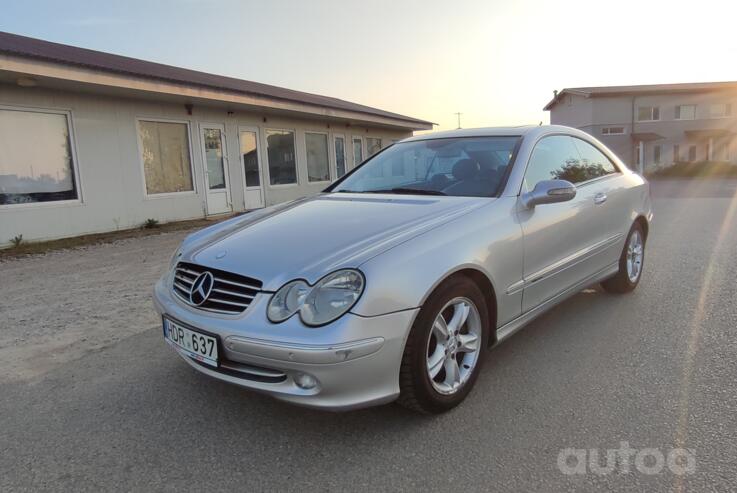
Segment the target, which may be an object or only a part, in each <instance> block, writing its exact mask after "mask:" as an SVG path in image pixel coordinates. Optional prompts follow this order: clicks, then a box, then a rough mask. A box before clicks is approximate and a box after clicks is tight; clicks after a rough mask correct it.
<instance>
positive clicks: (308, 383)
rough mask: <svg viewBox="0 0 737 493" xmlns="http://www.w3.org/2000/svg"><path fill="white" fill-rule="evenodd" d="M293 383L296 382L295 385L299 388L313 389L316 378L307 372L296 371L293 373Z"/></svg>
mask: <svg viewBox="0 0 737 493" xmlns="http://www.w3.org/2000/svg"><path fill="white" fill-rule="evenodd" d="M294 383H296V384H297V387H299V388H300V389H305V390H310V389H314V388H315V386H316V385H317V379H316V378H315V377H313V376H312V375H308V374H307V373H296V374H295V375H294Z"/></svg>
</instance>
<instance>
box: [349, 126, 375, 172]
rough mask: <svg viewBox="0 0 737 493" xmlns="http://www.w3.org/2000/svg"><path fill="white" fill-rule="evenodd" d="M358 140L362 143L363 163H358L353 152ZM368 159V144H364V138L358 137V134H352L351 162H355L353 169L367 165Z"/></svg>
mask: <svg viewBox="0 0 737 493" xmlns="http://www.w3.org/2000/svg"><path fill="white" fill-rule="evenodd" d="M356 140H360V141H361V162H360V163H357V162H356V154H355V153H354V152H353V144H354V143H355V141H356ZM377 154H378V153H377ZM375 155H376V154H374V156H375ZM367 159H368V157H367V156H366V144H365V142H364V138H363V136H362V135H358V134H352V135H351V161H352V162H353V167H352V168H351V169H352V170H354V169H356V168H358V167H359V166H360V165H361V163H365V162H366V160H367ZM346 174H347V173H346Z"/></svg>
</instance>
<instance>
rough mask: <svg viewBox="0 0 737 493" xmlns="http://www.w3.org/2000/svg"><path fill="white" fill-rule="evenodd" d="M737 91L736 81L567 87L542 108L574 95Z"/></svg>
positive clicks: (550, 107) (548, 109) (546, 109)
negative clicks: (564, 96) (568, 95)
mask: <svg viewBox="0 0 737 493" xmlns="http://www.w3.org/2000/svg"><path fill="white" fill-rule="evenodd" d="M724 90H737V81H727V82H686V83H682V84H647V85H638V86H598V87H570V88H569V87H567V88H565V89H563V90H562V91H560V92H557V93H556V94H555V96H554V97H553V99H551V100H550V101H549V102H548V104H546V105H545V107H544V108H543V110H544V111H550V110H551V109H552V108H553V106H555V104H556V103H557V102H558V101H560V99H561V98H562V97H563V95H564V94H576V95H579V96H584V97H596V96H623V95H642V94H652V93H687V92H709V91H724Z"/></svg>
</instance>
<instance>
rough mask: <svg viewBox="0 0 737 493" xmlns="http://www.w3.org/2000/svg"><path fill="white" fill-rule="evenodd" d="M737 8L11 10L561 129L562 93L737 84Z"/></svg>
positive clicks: (140, 5) (83, 36)
mask: <svg viewBox="0 0 737 493" xmlns="http://www.w3.org/2000/svg"><path fill="white" fill-rule="evenodd" d="M736 14H737V3H736V2H730V1H728V0H724V1H721V2H716V1H711V0H700V1H698V2H694V1H690V2H678V1H655V0H652V1H648V0H639V1H631V0H617V1H612V0H610V1H607V2H603V1H598V0H587V1H579V0H573V1H566V0H558V1H542V0H540V1H533V0H530V1H526V0H517V1H515V0H499V1H494V0H445V1H435V0H423V1H415V0H404V1H403V0H363V1H355V0H337V1H333V0H322V1H321V0H313V1H307V0H304V1H299V0H293V1H280V0H261V1H249V0H240V1H237V0H177V1H175V0H168V1H163V0H147V1H139V0H123V1H118V2H101V1H73V0H68V1H63V2H62V1H41V0H16V1H12V0H0V30H2V31H7V32H12V33H16V34H22V35H26V36H32V37H37V38H42V39H46V40H49V41H55V42H60V43H66V44H71V45H75V46H82V47H85V48H91V49H96V50H101V51H107V52H111V53H117V54H121V55H127V56H132V57H135V58H142V59H146V60H151V61H156V62H161V63H167V64H170V65H176V66H181V67H187V68H192V69H196V70H202V71H206V72H211V73H216V74H223V75H229V76H233V77H238V78H242V79H247V80H253V81H258V82H264V83H267V84H273V85H277V86H282V87H288V88H291V89H297V90H301V91H307V92H313V93H318V94H324V95H327V96H334V97H338V98H341V99H346V100H349V101H354V102H357V103H361V104H366V105H369V106H375V107H378V108H381V109H385V110H388V111H394V112H397V113H401V114H405V115H409V116H413V117H417V118H422V119H425V120H430V121H432V122H436V123H437V124H438V126H437V127H435V129H436V130H447V129H452V128H456V127H457V117H456V115H455V113H456V112H461V113H462V115H461V125H462V126H463V127H465V128H469V127H481V126H496V125H522V124H537V123H539V122H541V121H542V122H544V123H547V122H548V115H547V113H546V112H544V111H543V110H542V108H543V106H544V105H545V104H546V103H547V102H548V101H549V100H550V99H551V97H552V95H553V90H554V89H562V88H564V87H581V86H593V85H624V84H626V85H629V84H657V83H673V82H710V81H726V80H737V63H735V60H734V56H735V53H737V36H734V31H735V27H736V26H737V24H735V22H736V21H735V19H737V15H736Z"/></svg>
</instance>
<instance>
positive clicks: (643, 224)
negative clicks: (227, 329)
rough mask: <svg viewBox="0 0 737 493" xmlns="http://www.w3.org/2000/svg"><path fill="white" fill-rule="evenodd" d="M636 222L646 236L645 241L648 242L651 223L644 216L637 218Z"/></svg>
mask: <svg viewBox="0 0 737 493" xmlns="http://www.w3.org/2000/svg"><path fill="white" fill-rule="evenodd" d="M635 222H636V223H638V224H639V225H640V227H641V228H642V233H643V234H644V235H645V241H647V235H648V233H649V232H650V223H648V222H647V219H646V218H645V216H643V215H639V216H637V217H636V218H635Z"/></svg>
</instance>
